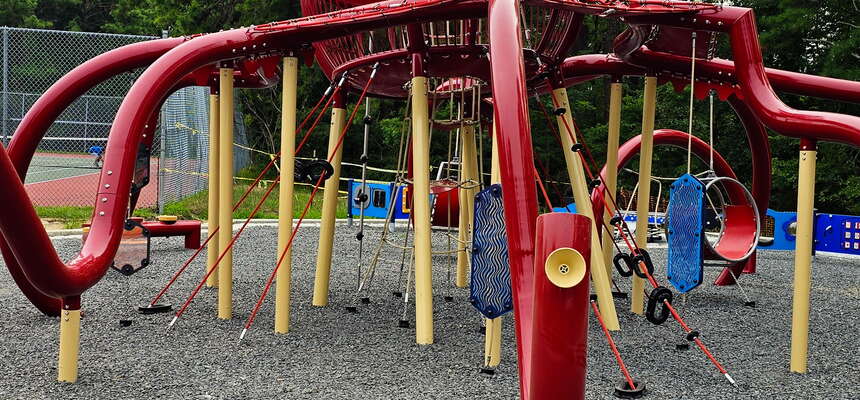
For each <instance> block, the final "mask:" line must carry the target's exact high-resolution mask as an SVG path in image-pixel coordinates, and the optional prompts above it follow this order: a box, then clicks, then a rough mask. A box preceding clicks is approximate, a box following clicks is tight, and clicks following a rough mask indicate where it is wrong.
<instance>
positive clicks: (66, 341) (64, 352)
mask: <svg viewBox="0 0 860 400" xmlns="http://www.w3.org/2000/svg"><path fill="white" fill-rule="evenodd" d="M80 348H81V310H79V309H78V310H69V309H63V310H62V313H61V314H60V356H59V360H58V362H57V380H58V381H60V382H69V383H75V382H77V380H78V353H79V351H80Z"/></svg>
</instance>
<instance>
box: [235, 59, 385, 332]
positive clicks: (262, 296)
mask: <svg viewBox="0 0 860 400" xmlns="http://www.w3.org/2000/svg"><path fill="white" fill-rule="evenodd" d="M377 67H378V64H377V65H375V66H374V68H373V72H371V73H370V78H369V79H368V80H367V83H366V84H365V85H364V89H363V90H362V91H361V95H360V96H359V97H358V101H356V103H355V107H354V108H353V109H352V113H351V114H350V115H349V119H348V120H347V121H346V124H345V125H344V127H343V130H342V131H341V133H340V137H338V139H337V144H336V145H335V147H334V149H333V150H332V152H331V155H330V156H329V157H328V160H327V161H328V162H331V161H332V160H333V159H334V156H335V155H336V154H337V152H338V150H339V149H340V146H341V145H343V140H344V139H345V138H346V133H347V132H348V131H349V128H350V127H351V126H352V121H353V120H354V119H355V115H356V114H357V113H358V109H359V107H360V106H361V103H362V102H363V101H364V98H365V97H366V96H367V91H368V90H369V89H370V84H371V83H372V82H373V80H374V78H375V77H376V71H377ZM324 177H325V175H320V177H319V179H317V182H316V184H314V188H313V191H311V195H310V196H309V197H308V201H307V203H305V209H304V210H302V214H301V215H300V216H299V219H298V221H296V227H295V228H293V232H292V233H291V234H290V239H289V240H288V241H287V244H286V245H285V246H284V250H283V251H281V255H280V256H278V263H277V264H275V268H274V270H272V274H271V275H270V276H269V279H268V280H267V281H266V286H265V287H264V288H263V292H262V293H261V294H260V298H259V299H258V300H257V304H256V305H254V309H253V311H251V315H250V316H248V322H246V323H245V327H244V328H242V333H241V334H240V335H239V341H241V340H242V339H243V338H244V337H245V334H246V333H247V332H248V329H250V328H251V325H252V324H253V323H254V319H255V318H256V317H257V313H258V312H259V311H260V307H262V306H263V301H265V300H266V295H268V294H269V289H271V287H272V282H273V281H274V280H275V276H276V275H277V273H278V269H280V268H281V264H283V262H284V257H285V256H286V255H287V252H288V251H289V250H290V248H291V247H292V245H293V240H295V238H296V233H298V231H299V228H300V227H301V226H302V222H303V221H304V219H305V215H307V213H308V210H309V209H310V207H311V202H313V200H314V197H315V196H316V194H317V192H318V191H319V188H320V184H322V182H323V179H324Z"/></svg>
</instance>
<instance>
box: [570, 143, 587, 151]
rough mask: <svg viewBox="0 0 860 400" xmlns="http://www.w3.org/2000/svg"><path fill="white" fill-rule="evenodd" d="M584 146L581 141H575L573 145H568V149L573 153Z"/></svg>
mask: <svg viewBox="0 0 860 400" xmlns="http://www.w3.org/2000/svg"><path fill="white" fill-rule="evenodd" d="M584 148H585V146H583V145H582V143H575V144H574V145H573V146H570V151H572V152H574V153H579V152H580V151H582V149H584Z"/></svg>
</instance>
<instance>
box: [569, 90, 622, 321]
mask: <svg viewBox="0 0 860 400" xmlns="http://www.w3.org/2000/svg"><path fill="white" fill-rule="evenodd" d="M552 96H553V98H555V104H557V105H558V107H561V108H563V109H564V114H561V115H559V116H557V117H556V120H557V123H558V130H559V132H560V133H561V134H560V135H559V136H561V144H562V147H563V149H562V151H563V152H564V160H565V163H566V164H567V174H568V177H569V178H570V185H571V187H572V188H573V199H574V201H575V202H576V212H577V213H578V214H581V215H584V216H586V217H588V218H590V219H591V220H592V221H595V219H594V210H593V209H592V207H591V196H590V195H589V193H588V181H587V179H586V177H585V170H584V169H583V166H582V159H580V156H579V155H578V154H576V153H574V152H573V150H572V147H573V145H574V138H575V136H574V138H572V137H571V136H573V135H575V132H572V131H570V132H569V131H568V130H569V129H571V130H572V129H574V128H573V126H574V125H573V114H572V113H571V110H570V101H569V100H568V98H567V89H565V88H560V89H555V90H553V91H552ZM600 228H602V227H601V226H600V225H599V224H595V225H594V227H592V229H591V248H592V252H594V253H599V252H601V250H600V248H601V247H600V237H599V236H598V229H600ZM591 283H592V285H593V286H594V291H595V292H596V293H597V302H598V305H599V307H600V313H601V314H602V315H603V318H604V321H605V322H606V328H607V329H609V330H613V331H617V330H619V329H620V327H619V325H618V316H617V315H616V313H615V303H614V301H613V300H612V289H610V284H609V276H608V275H607V274H606V266H604V265H603V257H591Z"/></svg>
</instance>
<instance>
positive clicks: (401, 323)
mask: <svg viewBox="0 0 860 400" xmlns="http://www.w3.org/2000/svg"><path fill="white" fill-rule="evenodd" d="M397 327H398V328H409V321H407V320H405V319H401V320H400V321H398V322H397Z"/></svg>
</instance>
